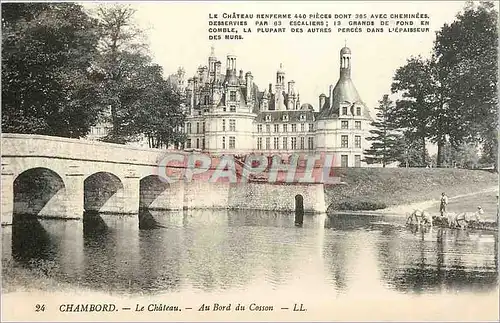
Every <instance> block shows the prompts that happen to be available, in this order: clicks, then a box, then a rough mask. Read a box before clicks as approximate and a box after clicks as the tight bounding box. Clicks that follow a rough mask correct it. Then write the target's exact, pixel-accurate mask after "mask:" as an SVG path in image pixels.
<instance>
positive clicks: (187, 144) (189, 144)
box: [186, 139, 191, 148]
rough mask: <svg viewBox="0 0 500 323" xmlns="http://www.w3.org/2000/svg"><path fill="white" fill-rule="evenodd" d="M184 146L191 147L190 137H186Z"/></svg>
mask: <svg viewBox="0 0 500 323" xmlns="http://www.w3.org/2000/svg"><path fill="white" fill-rule="evenodd" d="M186 147H187V148H191V139H188V140H187V142H186Z"/></svg>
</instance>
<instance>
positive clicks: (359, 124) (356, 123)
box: [354, 121, 361, 130]
mask: <svg viewBox="0 0 500 323" xmlns="http://www.w3.org/2000/svg"><path fill="white" fill-rule="evenodd" d="M354 127H355V128H356V129H357V130H360V129H361V121H354Z"/></svg>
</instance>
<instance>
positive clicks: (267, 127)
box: [266, 124, 271, 132]
mask: <svg viewBox="0 0 500 323" xmlns="http://www.w3.org/2000/svg"><path fill="white" fill-rule="evenodd" d="M266 132H271V125H270V124H266Z"/></svg>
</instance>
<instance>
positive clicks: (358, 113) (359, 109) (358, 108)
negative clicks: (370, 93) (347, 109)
mask: <svg viewBox="0 0 500 323" xmlns="http://www.w3.org/2000/svg"><path fill="white" fill-rule="evenodd" d="M356 115H357V116H360V115H361V107H356Z"/></svg>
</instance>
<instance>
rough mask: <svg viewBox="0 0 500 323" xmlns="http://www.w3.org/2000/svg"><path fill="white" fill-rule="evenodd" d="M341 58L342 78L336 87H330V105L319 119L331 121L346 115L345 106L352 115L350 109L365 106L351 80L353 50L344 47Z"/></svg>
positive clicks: (340, 70)
mask: <svg viewBox="0 0 500 323" xmlns="http://www.w3.org/2000/svg"><path fill="white" fill-rule="evenodd" d="M339 56H340V57H339V58H340V63H339V72H340V77H339V80H338V81H337V84H336V85H335V87H333V88H332V86H330V91H329V94H330V95H329V98H330V102H329V103H330V104H328V105H327V106H326V108H325V109H323V110H322V111H320V114H319V116H318V118H319V119H331V118H335V117H338V116H339V115H342V114H344V113H343V112H344V109H343V108H344V107H345V106H349V109H348V113H349V114H351V115H352V113H350V111H351V108H350V107H352V106H354V105H355V104H357V105H363V102H362V101H361V98H360V97H359V94H358V91H357V90H356V87H355V86H354V83H353V82H352V79H351V67H352V60H351V50H350V49H349V48H348V47H344V48H342V49H341V50H340V55H339ZM320 101H321V99H320ZM363 110H364V108H363Z"/></svg>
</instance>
